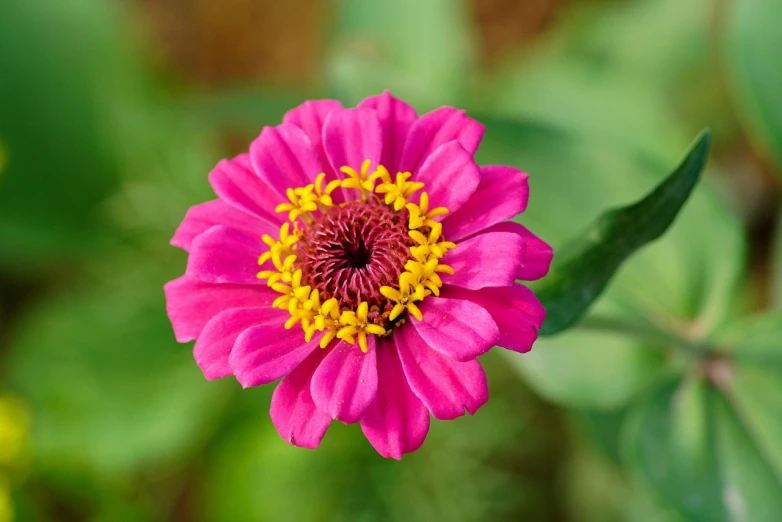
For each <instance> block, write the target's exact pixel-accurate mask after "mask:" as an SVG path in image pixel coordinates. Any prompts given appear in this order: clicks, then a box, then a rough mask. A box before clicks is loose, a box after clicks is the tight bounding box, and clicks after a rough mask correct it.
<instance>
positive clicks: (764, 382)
mask: <svg viewBox="0 0 782 522" xmlns="http://www.w3.org/2000/svg"><path fill="white" fill-rule="evenodd" d="M781 339H782V313H780V312H779V311H776V312H773V313H769V314H766V315H761V316H755V317H750V318H745V319H742V320H740V321H738V322H736V323H735V324H733V325H732V326H730V327H728V328H726V329H725V331H723V332H720V333H719V335H718V336H717V337H716V339H715V341H716V343H717V344H718V346H720V347H722V349H723V350H724V351H725V352H726V356H728V357H730V358H731V360H732V365H731V367H730V373H729V374H728V375H727V379H728V380H727V386H728V388H727V389H728V390H729V397H730V399H731V404H732V405H733V406H734V407H735V408H736V410H737V411H738V412H739V414H740V417H741V419H742V421H743V422H744V423H745V424H746V426H747V429H748V431H749V432H751V433H752V436H753V438H754V439H755V440H756V442H757V444H758V447H759V448H760V449H761V450H762V451H763V453H764V455H765V459H766V461H767V462H769V464H770V465H771V466H772V467H773V468H774V469H775V471H776V474H777V476H778V477H779V478H780V480H782V446H780V444H779V441H780V440H782V341H781Z"/></svg>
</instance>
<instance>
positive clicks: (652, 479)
mask: <svg viewBox="0 0 782 522" xmlns="http://www.w3.org/2000/svg"><path fill="white" fill-rule="evenodd" d="M711 364H713V363H711ZM717 364H721V363H717ZM711 371H713V370H709V369H708V367H707V372H706V373H707V374H708V373H709V372H711ZM711 379H712V380H714V381H715V382H719V386H720V388H719V389H718V388H715V387H714V386H713V385H712V384H711V383H710V382H707V381H704V380H697V379H691V380H687V381H684V382H683V383H681V384H679V385H676V384H670V385H666V386H664V387H662V388H661V389H660V390H658V391H657V392H656V393H654V394H653V395H652V396H651V397H650V399H649V401H648V402H647V403H646V404H643V405H642V406H640V407H638V408H637V409H636V411H635V412H634V414H633V418H632V419H631V421H630V422H629V423H628V425H627V426H626V430H625V434H624V436H625V444H626V445H625V449H626V450H627V451H626V457H627V458H628V463H629V465H630V467H631V470H632V471H633V472H635V473H637V474H638V475H639V476H641V477H643V478H644V479H645V480H646V481H647V482H649V483H650V485H652V486H653V487H655V489H657V491H658V492H659V493H660V494H661V495H662V496H663V497H664V498H665V499H666V500H668V501H669V502H670V503H671V504H672V505H673V506H674V507H676V508H677V509H678V510H679V511H680V512H681V513H682V514H684V515H686V516H687V517H688V519H690V520H693V521H697V522H700V521H703V522H720V521H726V522H727V521H730V522H743V521H750V520H751V521H753V522H766V521H768V522H773V521H775V520H778V516H779V513H780V512H782V482H781V481H780V476H779V474H778V472H777V471H775V470H774V469H773V467H772V466H771V465H770V464H769V460H768V458H767V453H765V452H764V450H763V448H762V446H761V445H759V444H758V438H757V436H756V433H754V432H753V430H752V428H751V426H750V425H749V424H747V422H746V417H745V412H744V411H743V410H742V409H741V408H740V407H739V408H737V403H736V402H735V399H734V398H733V392H732V388H733V387H732V383H731V382H730V381H728V382H724V381H721V380H720V379H721V377H716V378H715V377H714V376H713V375H712V376H711ZM720 392H722V393H720ZM775 442H778V439H775Z"/></svg>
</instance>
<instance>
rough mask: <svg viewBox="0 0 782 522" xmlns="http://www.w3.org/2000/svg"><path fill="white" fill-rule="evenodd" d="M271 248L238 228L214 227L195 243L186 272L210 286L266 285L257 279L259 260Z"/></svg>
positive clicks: (191, 249)
mask: <svg viewBox="0 0 782 522" xmlns="http://www.w3.org/2000/svg"><path fill="white" fill-rule="evenodd" d="M268 249H269V247H267V246H266V244H265V243H263V242H262V241H261V240H260V239H256V238H255V237H254V236H251V235H249V234H247V233H246V232H242V231H241V230H238V229H236V228H231V227H226V226H222V225H220V226H216V227H212V228H210V229H209V230H207V231H206V232H204V233H203V234H201V235H199V236H198V237H197V238H195V239H194V240H193V243H192V244H191V247H190V257H189V258H188V260H187V270H186V271H185V273H186V274H187V275H190V276H193V277H197V278H198V279H200V280H201V281H206V282H208V283H237V284H253V285H264V286H265V285H266V281H264V280H261V279H258V271H259V270H260V269H261V267H259V266H258V257H259V256H260V255H261V254H262V253H263V252H265V251H266V250H268Z"/></svg>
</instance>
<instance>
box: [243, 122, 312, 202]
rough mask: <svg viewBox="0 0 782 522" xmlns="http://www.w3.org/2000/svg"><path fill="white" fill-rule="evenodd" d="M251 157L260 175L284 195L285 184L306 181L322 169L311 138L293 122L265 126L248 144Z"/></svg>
mask: <svg viewBox="0 0 782 522" xmlns="http://www.w3.org/2000/svg"><path fill="white" fill-rule="evenodd" d="M250 159H251V160H252V165H253V168H254V169H255V171H256V172H257V173H258V175H259V176H260V177H261V179H262V180H263V181H265V182H266V184H267V185H268V186H270V187H271V188H272V189H274V190H275V191H276V192H277V194H279V195H280V196H282V197H283V198H285V197H286V196H285V191H286V190H287V189H288V188H296V187H301V186H304V185H308V184H310V183H312V182H313V180H314V179H315V178H316V177H317V175H318V174H320V173H321V172H323V166H322V165H321V164H320V159H319V158H318V153H317V151H316V150H315V148H314V147H313V145H312V142H310V140H309V138H307V135H306V134H304V131H303V130H301V129H300V128H298V127H297V126H296V125H293V124H292V123H283V124H281V125H277V126H276V127H264V129H263V131H261V135H260V136H258V137H257V138H256V139H255V141H253V142H252V144H250Z"/></svg>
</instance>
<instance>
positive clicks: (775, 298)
mask: <svg viewBox="0 0 782 522" xmlns="http://www.w3.org/2000/svg"><path fill="white" fill-rule="evenodd" d="M780 26H782V2H779V0H686V1H684V0H516V1H514V0H471V1H468V0H394V1H374V0H287V1H284V2H282V1H277V0H132V1H131V0H126V1H124V2H123V1H119V0H46V1H43V0H38V1H34V0H0V168H2V172H0V379H1V380H0V397H2V399H0V522H6V521H7V520H19V521H28V520H30V521H57V522H59V521H63V522H70V521H95V522H98V521H100V522H114V521H139V522H147V521H149V522H153V521H177V522H206V521H215V522H230V521H234V520H241V521H256V520H257V521H278V520H285V521H287V520H291V521H375V520H379V521H386V520H389V521H435V520H448V521H500V520H533V521H535V522H549V521H551V522H553V521H573V522H612V521H637V522H652V521H654V522H681V521H685V520H703V521H718V522H719V521H723V520H725V521H728V520H730V521H745V522H757V521H761V522H762V521H766V520H769V521H776V520H780V519H782V508H781V507H780V505H779V502H780V501H782V452H780V449H779V448H780V444H779V442H780V441H782V315H780V314H779V312H776V315H774V314H775V312H774V309H775V308H776V309H777V310H778V308H779V305H780V303H781V302H782V285H780V283H779V280H780V277H779V276H780V275H781V274H782V255H775V250H780V251H782V249H780V248H778V247H775V246H774V235H775V230H776V226H775V222H776V218H777V214H778V212H779V202H780V184H779V180H780V176H779V175H780V174H782V172H781V171H780V162H782V65H781V64H782V31H781V30H780ZM384 89H389V90H390V91H391V92H392V93H393V94H394V95H396V96H398V97H401V98H403V99H405V100H406V101H408V102H410V103H411V104H413V105H414V106H415V107H416V108H417V109H418V111H419V113H421V112H424V111H427V110H431V109H433V108H435V107H438V106H440V105H455V106H459V107H463V108H466V109H467V110H468V111H469V113H470V114H471V115H473V116H475V117H476V118H479V119H480V120H481V121H483V122H484V123H485V124H486V127H487V132H486V137H485V140H484V143H483V144H482V146H481V149H480V151H479V154H478V159H479V161H480V162H482V163H505V164H512V165H514V166H516V167H518V168H521V169H522V170H524V171H526V172H529V173H530V183H531V190H532V194H531V200H530V207H529V210H528V212H527V213H526V214H525V215H524V216H522V218H521V221H522V222H524V223H525V224H527V225H528V226H530V227H531V228H532V229H533V230H534V231H535V232H537V233H538V234H539V235H540V236H542V237H543V238H544V239H546V240H547V241H549V242H550V243H551V244H552V245H554V247H555V251H556V249H557V248H559V247H560V246H562V245H563V244H564V243H565V242H566V241H567V240H568V239H570V238H573V237H576V236H577V235H578V234H579V233H580V232H581V231H582V230H583V229H584V228H585V227H586V226H587V225H588V224H589V223H590V222H591V221H592V220H593V219H594V218H595V217H596V216H597V215H598V214H599V213H600V212H602V211H603V210H605V209H606V208H609V207H612V206H615V205H618V204H625V203H628V202H631V201H634V200H636V199H638V198H640V197H641V196H642V195H644V194H645V193H646V192H648V191H649V189H650V188H651V187H653V186H654V184H655V183H656V182H657V181H659V180H660V179H662V177H663V176H664V175H665V174H667V173H668V172H669V171H670V170H671V169H672V168H673V166H674V165H675V164H676V162H677V161H678V159H679V158H680V157H681V156H682V154H683V153H684V151H685V150H686V147H687V144H688V143H689V141H690V139H691V138H692V137H693V136H694V135H695V134H696V133H697V132H698V131H699V130H700V129H702V128H704V127H710V128H711V129H712V132H713V137H714V147H713V151H712V159H711V162H710V165H709V171H708V172H707V174H706V179H705V182H704V183H703V184H702V185H701V186H700V187H699V188H698V189H697V193H696V195H695V197H694V198H693V199H692V200H691V201H690V202H689V203H688V205H687V207H685V209H684V212H683V213H682V215H681V217H680V218H679V219H678V220H677V221H676V223H675V225H674V227H673V228H672V229H671V230H670V231H669V232H668V233H667V234H666V236H665V237H664V239H663V240H661V241H660V242H658V243H655V244H654V245H652V246H650V247H649V248H647V249H646V250H644V251H643V252H642V253H641V254H640V255H639V256H637V257H636V258H634V259H632V260H631V261H630V262H629V263H628V264H627V266H626V267H625V268H624V269H623V270H622V271H621V273H620V274H619V276H618V278H617V279H616V280H615V281H614V282H613V283H612V285H611V287H610V289H609V291H608V292H607V294H606V295H605V296H604V298H603V299H601V301H600V302H599V303H598V304H597V306H596V309H595V311H594V312H593V315H592V316H591V317H590V318H587V320H586V321H585V323H584V325H585V326H588V328H584V327H581V328H576V329H574V330H572V331H570V332H567V333H565V334H563V335H560V336H556V337H552V338H545V339H541V340H540V342H539V343H538V344H537V345H536V346H535V348H534V350H533V352H532V353H530V354H527V355H520V354H515V353H514V354H501V353H499V351H498V349H496V350H494V351H492V352H491V353H490V354H488V355H487V356H485V357H483V358H482V360H483V362H484V365H485V367H486V371H487V375H488V380H489V386H490V392H491V398H490V400H489V402H488V403H487V405H486V406H484V407H483V408H482V409H481V410H480V411H479V412H478V413H477V414H476V415H475V417H469V416H467V417H465V418H461V419H458V420H456V421H453V422H438V421H433V423H432V428H431V431H430V434H429V436H428V438H427V440H426V442H425V444H424V446H423V447H422V449H420V450H419V451H418V452H416V453H413V454H410V455H406V456H405V457H404V458H403V459H402V461H401V462H396V461H388V460H385V459H383V458H381V457H379V456H378V455H377V454H376V453H375V451H374V450H373V449H372V448H371V447H370V445H369V444H368V442H367V441H366V440H365V439H364V437H363V435H362V434H361V431H360V429H359V428H358V427H357V426H344V425H342V424H339V423H335V424H333V425H332V427H331V429H330V430H329V433H328V434H327V435H326V438H325V439H324V441H323V443H322V445H321V447H320V448H319V449H318V450H315V451H311V450H304V449H299V448H293V447H290V446H288V445H287V444H286V443H285V442H284V441H283V440H282V439H281V438H280V437H279V436H278V435H277V433H276V431H275V430H274V427H273V426H272V424H271V421H270V420H269V415H268V405H269V400H270V395H271V391H272V386H266V387H262V388H255V389H248V390H241V387H240V386H239V385H238V384H237V383H236V382H235V381H234V380H232V379H225V380H222V381H218V382H211V383H210V382H207V381H206V380H205V379H204V378H203V376H202V374H201V372H200V370H199V369H198V368H197V366H196V365H195V362H194V361H193V358H192V355H191V346H187V345H178V344H177V343H176V342H175V341H174V336H173V333H172V331H171V327H170V324H169V322H168V319H167V317H166V313H165V302H164V297H163V291H162V286H163V284H164V283H165V282H166V281H168V280H170V279H173V278H175V277H177V276H179V275H180V274H181V273H182V272H183V271H184V267H185V262H186V255H185V253H183V252H181V251H179V250H176V249H174V248H172V247H170V246H169V245H168V241H169V239H170V237H171V236H172V234H173V232H174V230H175V229H176V227H177V225H178V223H179V221H180V220H181V218H182V217H183V216H184V214H185V212H186V210H187V208H188V207H189V206H190V205H193V204H196V203H200V202H203V201H205V200H207V199H211V198H213V197H214V195H213V194H212V193H211V190H210V188H209V185H208V182H207V174H208V172H209V170H210V169H211V167H212V166H213V165H214V164H215V163H216V162H217V161H218V160H219V159H220V158H223V157H227V156H231V155H233V154H236V153H238V152H241V151H244V150H246V148H247V146H248V144H249V142H250V141H251V140H252V139H253V138H254V137H255V136H257V134H258V133H259V132H260V130H261V128H262V127H263V126H264V125H274V124H276V123H278V122H279V121H280V120H281V117H282V115H283V114H284V113H285V111H286V110H288V109H290V108H292V107H294V106H296V105H297V104H299V103H301V102H302V101H304V100H305V99H313V98H337V99H339V100H341V101H342V102H343V103H345V104H346V105H354V104H355V103H357V102H358V101H360V100H361V99H362V98H363V97H365V96H368V95H371V94H377V93H379V92H382V90H384ZM749 316H752V319H744V318H745V317H749ZM626 324H633V325H638V324H644V325H646V326H648V329H647V330H644V329H628V328H625V329H622V328H619V329H612V328H611V325H626ZM649 331H652V332H654V333H655V335H651V336H650V335H646V333H648V332H649ZM666 335H667V336H668V337H666ZM671 339H676V340H677V341H671ZM688 343H689V344H688ZM679 345H682V346H684V347H686V348H688V349H691V350H690V352H687V351H686V350H685V351H682V350H679V349H678V348H677V346H679ZM702 347H714V348H715V349H717V350H718V351H719V352H720V353H721V355H719V356H712V355H702V354H703V353H705V352H703V351H699V350H701V348H702ZM688 353H689V355H688ZM692 353H696V354H698V355H695V356H692Z"/></svg>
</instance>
